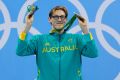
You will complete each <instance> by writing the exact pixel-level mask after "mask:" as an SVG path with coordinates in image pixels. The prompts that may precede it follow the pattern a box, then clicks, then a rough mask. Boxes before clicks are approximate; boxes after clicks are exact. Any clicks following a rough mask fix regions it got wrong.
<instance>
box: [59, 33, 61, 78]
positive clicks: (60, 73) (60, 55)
mask: <svg viewBox="0 0 120 80" xmlns="http://www.w3.org/2000/svg"><path fill="white" fill-rule="evenodd" d="M60 38H61V37H60V34H59V57H60V59H59V80H61V72H60V69H61V65H60V64H61V51H60Z"/></svg>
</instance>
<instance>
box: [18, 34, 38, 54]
mask: <svg viewBox="0 0 120 80" xmlns="http://www.w3.org/2000/svg"><path fill="white" fill-rule="evenodd" d="M37 42H38V41H37V36H33V37H32V38H31V39H30V40H27V38H25V40H21V39H20V38H19V39H18V44H17V48H16V54H17V55H18V56H28V55H34V54H36V53H37V45H38V44H37Z"/></svg>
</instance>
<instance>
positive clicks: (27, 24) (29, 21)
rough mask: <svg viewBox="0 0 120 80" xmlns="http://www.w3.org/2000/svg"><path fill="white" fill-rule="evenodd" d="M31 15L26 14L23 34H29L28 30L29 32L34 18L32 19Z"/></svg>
mask: <svg viewBox="0 0 120 80" xmlns="http://www.w3.org/2000/svg"><path fill="white" fill-rule="evenodd" d="M31 14H32V13H30V14H28V15H27V16H26V20H25V28H24V30H23V32H25V33H28V32H29V30H30V28H31V26H32V23H33V20H34V17H33V15H31Z"/></svg>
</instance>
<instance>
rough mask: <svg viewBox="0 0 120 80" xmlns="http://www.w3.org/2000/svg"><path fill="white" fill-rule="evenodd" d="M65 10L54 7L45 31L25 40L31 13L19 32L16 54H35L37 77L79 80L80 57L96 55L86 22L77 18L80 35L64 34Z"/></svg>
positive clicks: (47, 79) (38, 78)
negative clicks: (23, 27) (48, 30)
mask: <svg viewBox="0 0 120 80" xmlns="http://www.w3.org/2000/svg"><path fill="white" fill-rule="evenodd" d="M67 16H68V12H67V10H66V8H65V7H63V6H56V7H54V8H53V9H52V10H51V11H50V13H49V19H48V20H49V22H50V24H51V26H52V29H51V32H50V33H49V34H43V35H35V36H33V37H32V38H31V39H30V40H29V41H27V33H28V31H29V29H30V28H31V25H32V22H33V16H32V17H30V18H29V15H28V16H27V18H26V26H25V29H24V31H23V32H22V33H21V34H20V37H19V41H18V46H17V50H16V53H17V55H19V56H27V55H36V61H37V68H38V76H37V80H82V78H81V76H82V75H81V62H82V60H81V56H82V55H83V56H87V57H90V58H94V57H97V48H96V46H95V43H94V40H93V38H92V34H91V33H90V32H89V30H88V26H87V22H86V20H85V19H84V18H83V19H84V21H82V20H81V19H80V18H78V22H79V24H80V26H81V27H80V28H81V29H82V32H83V34H82V35H80V34H68V33H66V31H65V29H64V25H65V23H66V21H67Z"/></svg>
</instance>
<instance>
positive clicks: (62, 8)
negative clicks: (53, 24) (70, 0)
mask: <svg viewBox="0 0 120 80" xmlns="http://www.w3.org/2000/svg"><path fill="white" fill-rule="evenodd" d="M56 10H62V11H64V12H65V17H66V18H67V16H68V11H67V9H66V8H65V7H64V6H56V7H54V8H53V9H51V11H50V12H49V17H50V18H51V16H52V15H53V13H54V12H55V11H56Z"/></svg>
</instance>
